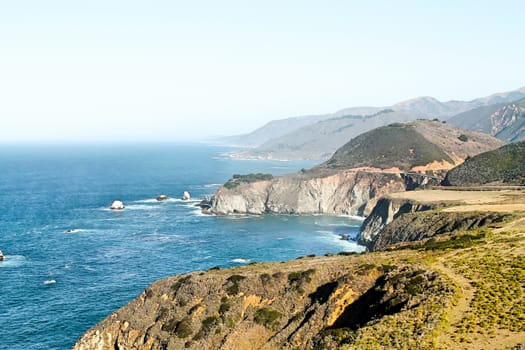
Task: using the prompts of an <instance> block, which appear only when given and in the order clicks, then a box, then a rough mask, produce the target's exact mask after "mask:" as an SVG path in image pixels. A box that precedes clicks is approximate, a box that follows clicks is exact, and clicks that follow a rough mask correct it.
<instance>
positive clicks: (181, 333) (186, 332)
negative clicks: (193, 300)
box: [175, 318, 193, 339]
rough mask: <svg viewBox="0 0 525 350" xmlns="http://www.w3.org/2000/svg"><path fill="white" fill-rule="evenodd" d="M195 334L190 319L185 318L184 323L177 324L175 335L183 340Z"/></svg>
mask: <svg viewBox="0 0 525 350" xmlns="http://www.w3.org/2000/svg"><path fill="white" fill-rule="evenodd" d="M191 333H193V329H192V328H191V320H190V319H189V318H184V319H183V320H182V321H180V322H179V323H177V327H176V329H175V335H176V336H177V337H179V338H181V339H183V338H186V337H189V336H190V335H191Z"/></svg>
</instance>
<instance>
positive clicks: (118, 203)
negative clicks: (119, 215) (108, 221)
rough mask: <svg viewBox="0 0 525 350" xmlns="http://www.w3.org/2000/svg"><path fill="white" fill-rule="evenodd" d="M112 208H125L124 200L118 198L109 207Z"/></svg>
mask: <svg viewBox="0 0 525 350" xmlns="http://www.w3.org/2000/svg"><path fill="white" fill-rule="evenodd" d="M109 208H110V209H111V210H122V209H124V203H122V201H119V200H116V201H113V203H111V207H109Z"/></svg>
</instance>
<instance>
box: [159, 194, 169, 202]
mask: <svg viewBox="0 0 525 350" xmlns="http://www.w3.org/2000/svg"><path fill="white" fill-rule="evenodd" d="M168 199H169V197H168V196H166V195H165V194H160V195H158V196H157V201H159V202H162V201H165V200H168Z"/></svg>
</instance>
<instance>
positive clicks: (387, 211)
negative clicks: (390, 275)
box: [357, 196, 445, 250]
mask: <svg viewBox="0 0 525 350" xmlns="http://www.w3.org/2000/svg"><path fill="white" fill-rule="evenodd" d="M443 206H445V204H444V203H443V204H441V203H418V202H416V201H412V200H409V199H394V198H389V197H388V196H386V197H384V198H381V199H380V200H379V201H378V202H377V204H376V206H375V207H374V209H373V210H372V212H371V213H370V215H369V216H368V217H367V218H366V219H365V221H364V222H363V225H362V226H361V232H360V233H359V235H358V236H357V241H358V243H359V244H362V245H364V246H366V247H367V248H368V249H369V250H373V248H374V246H373V243H374V239H375V237H376V235H377V234H378V233H379V232H381V231H382V230H383V229H384V228H385V227H386V226H387V225H388V224H390V223H391V222H392V221H394V220H395V219H397V218H398V217H399V216H400V215H402V214H406V213H415V212H419V211H426V210H431V209H436V208H439V207H443Z"/></svg>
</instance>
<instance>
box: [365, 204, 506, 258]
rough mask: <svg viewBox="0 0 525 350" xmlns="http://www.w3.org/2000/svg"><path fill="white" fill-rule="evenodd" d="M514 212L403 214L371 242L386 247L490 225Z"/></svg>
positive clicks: (378, 247) (376, 247)
mask: <svg viewBox="0 0 525 350" xmlns="http://www.w3.org/2000/svg"><path fill="white" fill-rule="evenodd" d="M510 216H511V214H508V213H490V212H489V213H480V212H458V213H449V212H439V211H428V212H425V213H408V214H403V215H400V216H399V217H398V218H396V219H395V220H394V221H392V222H391V223H390V224H389V225H387V226H386V227H384V228H383V229H382V230H381V231H379V232H378V233H377V234H376V235H375V237H374V238H373V241H372V242H369V243H368V244H367V245H368V248H369V249H370V250H371V251H377V250H384V249H388V248H391V247H393V246H396V245H399V244H403V243H410V242H416V241H421V240H424V239H427V238H431V237H434V236H436V235H441V234H444V233H453V232H456V231H468V230H474V229H478V228H484V227H489V226H491V225H493V224H495V223H500V222H502V221H503V220H505V219H506V218H509V217H510Z"/></svg>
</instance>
